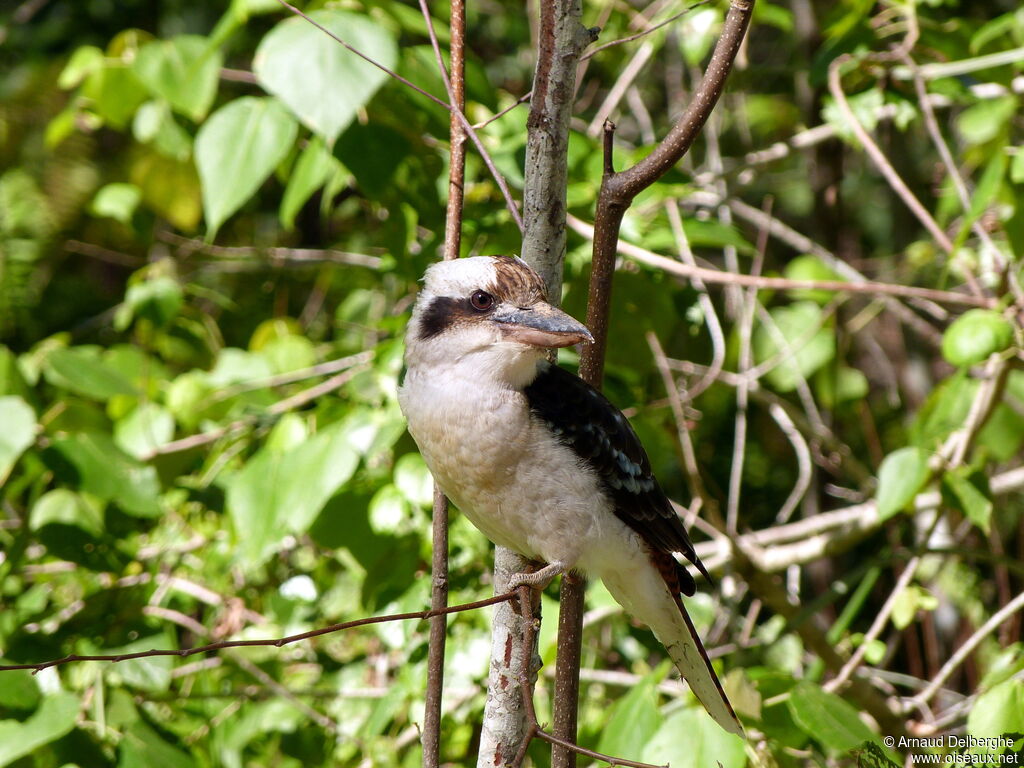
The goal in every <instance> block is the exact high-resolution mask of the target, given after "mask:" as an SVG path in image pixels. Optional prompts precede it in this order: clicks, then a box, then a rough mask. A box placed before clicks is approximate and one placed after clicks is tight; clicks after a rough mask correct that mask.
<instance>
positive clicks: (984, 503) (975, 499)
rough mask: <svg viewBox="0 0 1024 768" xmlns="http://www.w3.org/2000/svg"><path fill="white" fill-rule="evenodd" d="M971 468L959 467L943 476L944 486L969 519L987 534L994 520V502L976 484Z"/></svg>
mask: <svg viewBox="0 0 1024 768" xmlns="http://www.w3.org/2000/svg"><path fill="white" fill-rule="evenodd" d="M970 474H971V468H970V467H958V468H957V469H954V470H951V471H949V472H946V473H945V474H944V475H943V476H942V484H943V485H944V486H946V488H947V489H948V490H949V491H950V492H951V493H952V494H953V496H954V497H955V498H956V500H957V502H958V505H959V507H960V508H961V509H962V510H963V512H964V514H965V515H967V519H968V520H970V521H971V522H972V523H974V524H975V525H976V526H978V527H979V528H980V529H981V530H983V531H984V532H985V533H988V532H989V525H990V523H991V520H992V500H991V499H989V497H988V496H986V495H985V493H983V492H982V491H981V490H980V489H979V488H978V487H977V485H975V484H974V482H973V481H972V479H971V477H970Z"/></svg>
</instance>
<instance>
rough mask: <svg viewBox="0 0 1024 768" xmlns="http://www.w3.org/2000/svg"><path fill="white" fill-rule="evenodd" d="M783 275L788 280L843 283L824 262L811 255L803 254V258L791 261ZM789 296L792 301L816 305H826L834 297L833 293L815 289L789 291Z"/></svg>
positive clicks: (798, 257)
mask: <svg viewBox="0 0 1024 768" xmlns="http://www.w3.org/2000/svg"><path fill="white" fill-rule="evenodd" d="M783 275H784V276H785V277H786V278H787V279H789V280H817V281H826V280H828V281H837V282H845V280H844V279H843V278H842V277H841V276H840V275H839V274H838V273H837V272H835V271H834V270H833V269H832V268H831V267H829V266H828V265H827V264H825V262H823V261H822V260H821V259H819V258H818V257H817V256H814V255H813V254H809V253H805V254H804V255H803V256H797V257H796V258H795V259H792V260H791V261H790V262H789V263H788V264H787V265H786V269H785V270H784V271H783ZM789 295H790V296H791V297H792V298H793V299H806V300H808V301H813V302H815V303H816V304H822V305H824V304H828V302H830V301H831V300H832V297H833V296H834V295H835V291H822V290H817V289H813V288H812V289H800V290H798V291H790V292H789Z"/></svg>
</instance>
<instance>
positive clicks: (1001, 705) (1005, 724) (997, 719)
mask: <svg viewBox="0 0 1024 768" xmlns="http://www.w3.org/2000/svg"><path fill="white" fill-rule="evenodd" d="M1021 732H1024V681H1021V680H1013V679H1011V680H1007V681H1006V682H1003V683H1000V684H999V685H996V686H993V687H992V688H991V689H989V690H987V691H985V692H984V693H983V694H981V695H980V696H979V697H978V699H977V701H975V702H974V706H973V707H971V712H970V714H969V715H967V733H969V734H970V735H971V736H977V737H986V736H987V737H992V736H1001V735H1002V734H1004V733H1021Z"/></svg>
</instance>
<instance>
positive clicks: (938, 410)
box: [910, 370, 978, 450]
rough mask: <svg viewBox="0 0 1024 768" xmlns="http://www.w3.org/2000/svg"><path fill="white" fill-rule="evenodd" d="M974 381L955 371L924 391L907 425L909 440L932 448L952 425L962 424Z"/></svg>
mask: <svg viewBox="0 0 1024 768" xmlns="http://www.w3.org/2000/svg"><path fill="white" fill-rule="evenodd" d="M977 391H978V382H977V381H975V380H974V379H972V378H970V377H969V376H967V371H966V370H961V371H958V372H957V373H956V374H954V375H953V376H950V377H949V378H948V379H946V380H945V381H943V382H941V383H940V384H939V385H938V386H937V387H935V389H934V390H933V391H932V392H931V394H929V395H928V397H927V399H926V400H925V402H924V405H922V406H921V409H920V410H919V411H918V412H917V416H915V418H914V422H913V424H912V426H911V428H910V437H911V442H913V443H914V444H915V445H918V446H921V447H922V448H924V449H926V450H935V449H936V448H937V447H938V445H939V444H940V443H941V442H942V441H943V440H945V439H946V437H948V436H949V435H950V433H952V432H953V430H955V429H959V428H960V427H961V426H963V423H964V419H966V418H967V413H968V412H969V411H970V409H971V403H972V402H974V397H975V394H976V393H977Z"/></svg>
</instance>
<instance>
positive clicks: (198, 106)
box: [134, 35, 222, 122]
mask: <svg viewBox="0 0 1024 768" xmlns="http://www.w3.org/2000/svg"><path fill="white" fill-rule="evenodd" d="M221 63H222V57H221V54H220V50H219V49H218V48H217V47H216V46H214V45H213V44H212V43H211V42H210V41H209V40H207V39H206V38H205V37H201V36H199V35H180V36H178V37H175V38H172V39H170V40H154V41H153V42H151V43H147V44H146V45H144V46H142V48H140V49H139V52H138V53H137V54H136V56H135V62H134V70H135V74H136V75H138V78H139V80H141V81H142V82H143V83H144V84H145V86H146V87H147V88H148V89H149V90H150V92H151V93H152V94H153V95H154V96H158V97H160V98H162V99H166V100H167V102H168V103H169V104H170V105H171V106H172V107H173V108H174V109H175V110H176V111H177V112H180V113H181V114H183V115H185V116H186V117H189V118H191V119H192V120H194V121H196V122H198V121H199V120H201V119H202V118H203V117H205V116H206V113H207V112H209V111H210V105H211V104H213V99H214V97H215V96H216V95H217V83H218V81H219V78H220V68H221Z"/></svg>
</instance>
